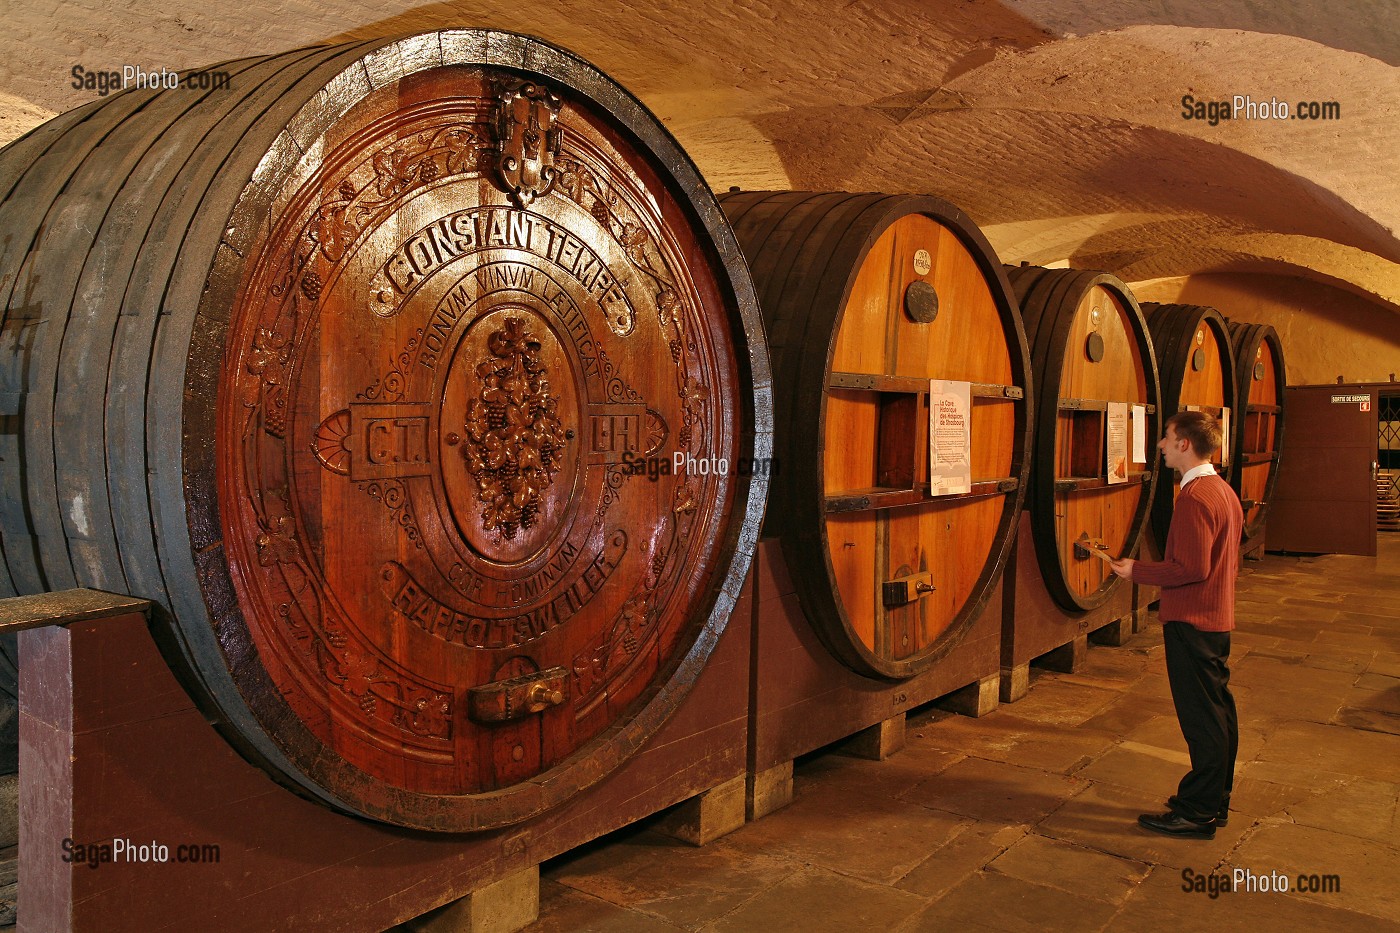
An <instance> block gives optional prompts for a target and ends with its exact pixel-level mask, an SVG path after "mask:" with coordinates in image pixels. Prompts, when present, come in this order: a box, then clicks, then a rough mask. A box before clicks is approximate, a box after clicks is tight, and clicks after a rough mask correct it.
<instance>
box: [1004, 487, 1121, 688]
mask: <svg viewBox="0 0 1400 933" xmlns="http://www.w3.org/2000/svg"><path fill="white" fill-rule="evenodd" d="M1004 589H1005V591H1006V596H1005V598H1004V599H1003V602H1002V610H1003V611H1002V617H1001V623H1002V630H1001V670H1002V676H1003V677H1007V676H1009V673H1010V672H1011V671H1012V670H1014V669H1015V668H1017V667H1020V666H1022V665H1025V664H1029V663H1030V662H1031V661H1034V660H1035V659H1036V658H1038V657H1040V656H1041V655H1043V654H1048V653H1049V652H1051V651H1054V650H1055V649H1056V648H1059V647H1061V646H1063V645H1067V644H1069V643H1070V642H1072V641H1074V640H1075V639H1076V638H1078V637H1079V636H1081V635H1087V634H1089V633H1090V632H1094V631H1097V630H1098V629H1101V628H1103V627H1104V626H1105V625H1111V624H1112V623H1114V622H1116V621H1118V620H1119V619H1124V618H1129V619H1130V618H1131V616H1132V612H1133V588H1132V586H1131V585H1129V584H1127V583H1126V582H1120V583H1119V584H1118V586H1116V587H1115V588H1114V589H1113V592H1112V593H1111V594H1110V596H1109V598H1108V600H1107V601H1105V602H1104V604H1103V605H1101V606H1099V607H1098V608H1097V609H1091V610H1090V611H1088V612H1079V613H1072V612H1069V611H1068V610H1066V609H1064V608H1062V607H1061V606H1060V605H1059V604H1058V603H1056V602H1055V601H1054V599H1052V598H1051V596H1050V591H1049V590H1048V589H1046V587H1045V581H1044V579H1043V578H1042V577H1041V574H1040V565H1039V564H1038V563H1037V562H1036V556H1035V541H1034V540H1033V539H1032V536H1031V517H1030V513H1025V514H1023V515H1022V516H1021V525H1020V528H1019V529H1018V533H1017V536H1016V546H1015V547H1014V548H1013V549H1012V552H1011V562H1010V564H1008V566H1007V568H1006V583H1005V586H1004Z"/></svg>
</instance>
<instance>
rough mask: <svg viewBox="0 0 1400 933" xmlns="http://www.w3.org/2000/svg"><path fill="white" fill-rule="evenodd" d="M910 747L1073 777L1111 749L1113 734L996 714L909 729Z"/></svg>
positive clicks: (1003, 711) (1001, 711)
mask: <svg viewBox="0 0 1400 933" xmlns="http://www.w3.org/2000/svg"><path fill="white" fill-rule="evenodd" d="M910 728H911V730H912V731H911V732H910V733H909V736H910V742H911V744H913V743H929V744H933V745H937V746H939V747H941V748H947V749H958V750H961V751H962V752H964V753H965V754H967V755H973V756H976V757H978V758H986V759H989V760H992V761H1005V762H1009V763H1011V764H1017V765H1021V766H1023V767H1029V768H1039V769H1042V770H1046V771H1055V772H1058V773H1060V774H1069V773H1072V772H1074V771H1076V770H1078V769H1079V768H1082V767H1083V766H1084V765H1086V764H1088V763H1089V762H1090V761H1093V760H1094V759H1095V758H1097V757H1098V756H1099V755H1102V754H1103V753H1104V752H1105V751H1107V750H1108V749H1109V748H1111V747H1112V746H1113V743H1114V741H1115V739H1114V736H1113V734H1112V733H1111V732H1109V731H1108V730H1105V729H1096V728H1091V727H1088V726H1057V725H1053V724H1048V723H1038V722H1032V721H1031V720H1028V719H1022V718H1021V717H1019V716H1017V715H1016V707H1015V706H1009V707H1006V708H1005V709H998V710H997V711H996V712H994V713H991V714H990V715H987V716H983V717H982V718H981V719H968V718H967V717H965V716H956V717H953V718H950V719H944V720H941V721H938V722H930V723H927V724H923V725H917V726H911V727H910Z"/></svg>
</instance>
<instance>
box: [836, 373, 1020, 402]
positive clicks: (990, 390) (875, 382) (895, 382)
mask: <svg viewBox="0 0 1400 933" xmlns="http://www.w3.org/2000/svg"><path fill="white" fill-rule="evenodd" d="M928 383H929V381H928V379H920V378H918V377H916V376H885V375H879V374H874V373H843V372H833V373H832V374H831V376H830V377H829V378H828V379H827V383H826V384H827V387H828V388H832V389H866V390H869V391H874V392H908V393H921V392H927V391H928ZM971 386H972V395H973V397H975V398H1004V399H1022V398H1025V391H1024V390H1023V389H1022V388H1021V387H1020V386H1008V385H998V384H995V383H991V382H974V383H971Z"/></svg>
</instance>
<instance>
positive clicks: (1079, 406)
mask: <svg viewBox="0 0 1400 933" xmlns="http://www.w3.org/2000/svg"><path fill="white" fill-rule="evenodd" d="M1116 401H1123V400H1122V399H1101V398H1061V399H1060V405H1059V408H1060V411H1108V406H1109V404H1110V403H1111V402H1116ZM1124 404H1126V405H1130V406H1131V405H1137V404H1139V403H1138V402H1134V401H1131V400H1128V401H1126V402H1124ZM1142 407H1143V408H1145V409H1146V410H1147V413H1148V414H1149V415H1155V414H1156V413H1157V406H1156V405H1152V404H1147V405H1143V406H1142Z"/></svg>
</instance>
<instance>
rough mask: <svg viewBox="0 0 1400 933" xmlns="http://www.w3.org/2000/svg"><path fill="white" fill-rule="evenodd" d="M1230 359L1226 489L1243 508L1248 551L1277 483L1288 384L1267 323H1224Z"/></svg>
mask: <svg viewBox="0 0 1400 933" xmlns="http://www.w3.org/2000/svg"><path fill="white" fill-rule="evenodd" d="M1230 339H1231V345H1232V347H1233V349H1234V356H1235V380H1236V386H1237V388H1236V390H1235V391H1236V397H1237V402H1236V404H1237V405H1238V407H1239V417H1238V418H1236V419H1235V424H1234V425H1233V431H1232V434H1233V437H1232V439H1231V443H1232V445H1233V452H1232V453H1233V457H1234V460H1235V471H1234V473H1233V474H1231V477H1230V485H1231V486H1232V487H1234V490H1235V493H1236V494H1237V495H1239V497H1240V505H1242V506H1243V507H1244V531H1243V533H1242V534H1243V538H1242V541H1241V547H1242V549H1243V550H1245V551H1252V550H1254V549H1255V547H1256V546H1257V545H1258V543H1259V539H1260V535H1262V534H1263V532H1264V527H1265V524H1266V522H1267V519H1268V515H1269V502H1270V500H1272V499H1273V497H1274V486H1275V484H1276V483H1277V482H1278V458H1279V454H1280V453H1281V452H1282V450H1283V423H1284V413H1283V398H1284V392H1283V390H1284V388H1285V387H1286V386H1287V385H1288V378H1287V373H1286V372H1285V370H1284V362H1283V343H1282V341H1280V340H1279V336H1278V332H1277V331H1275V330H1274V329H1273V328H1272V327H1270V326H1269V325H1268V324H1248V323H1245V322H1243V321H1231V322H1230Z"/></svg>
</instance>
